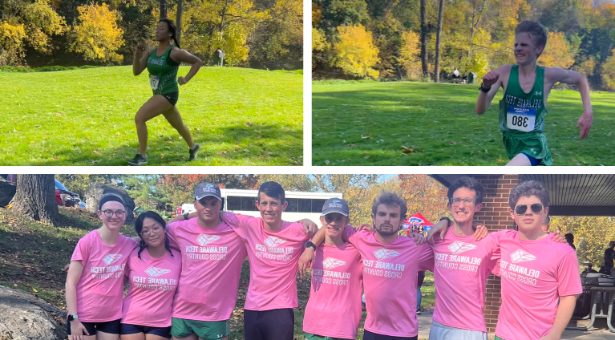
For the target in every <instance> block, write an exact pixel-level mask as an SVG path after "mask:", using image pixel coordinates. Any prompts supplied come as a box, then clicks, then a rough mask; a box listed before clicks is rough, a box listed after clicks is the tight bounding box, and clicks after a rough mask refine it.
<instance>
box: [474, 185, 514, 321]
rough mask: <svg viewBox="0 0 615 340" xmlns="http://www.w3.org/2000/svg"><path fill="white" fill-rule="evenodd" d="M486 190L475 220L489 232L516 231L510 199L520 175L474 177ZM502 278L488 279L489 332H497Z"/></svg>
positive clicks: (487, 319) (486, 306) (491, 277)
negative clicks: (509, 203)
mask: <svg viewBox="0 0 615 340" xmlns="http://www.w3.org/2000/svg"><path fill="white" fill-rule="evenodd" d="M473 177H474V178H476V179H477V180H478V181H479V182H480V183H481V184H482V185H483V188H484V189H485V195H484V199H483V208H482V209H481V211H480V212H478V213H477V214H476V215H474V219H475V220H476V221H478V222H482V223H483V224H485V226H486V227H487V229H488V230H489V232H492V231H498V230H504V229H514V221H513V219H512V218H511V217H510V208H509V207H508V197H509V195H510V191H511V189H512V188H514V187H515V185H517V183H518V182H519V175H474V176H473ZM501 303H502V300H501V297H500V278H499V277H497V276H493V275H490V276H489V278H488V279H487V291H486V296H485V312H484V314H485V323H486V324H487V329H488V331H489V332H495V325H496V324H497V322H498V313H499V311H500V304H501Z"/></svg>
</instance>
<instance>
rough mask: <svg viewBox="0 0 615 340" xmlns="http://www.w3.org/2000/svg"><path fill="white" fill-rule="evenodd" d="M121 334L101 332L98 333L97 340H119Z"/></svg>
mask: <svg viewBox="0 0 615 340" xmlns="http://www.w3.org/2000/svg"><path fill="white" fill-rule="evenodd" d="M119 338H120V335H119V334H109V333H104V332H101V331H98V332H96V340H118V339H119Z"/></svg>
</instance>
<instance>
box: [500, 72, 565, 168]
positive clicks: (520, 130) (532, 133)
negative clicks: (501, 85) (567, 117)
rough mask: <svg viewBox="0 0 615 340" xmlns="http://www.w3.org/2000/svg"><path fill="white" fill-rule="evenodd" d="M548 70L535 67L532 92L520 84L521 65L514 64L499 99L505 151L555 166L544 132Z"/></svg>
mask: <svg viewBox="0 0 615 340" xmlns="http://www.w3.org/2000/svg"><path fill="white" fill-rule="evenodd" d="M544 79H545V69H544V68H543V67H540V66H536V79H535V80H534V87H532V90H531V91H530V92H529V93H525V92H523V89H521V85H519V65H513V66H512V68H511V70H510V76H509V78H508V85H507V86H506V92H505V93H504V98H503V99H502V100H500V131H501V132H502V141H503V142H504V147H505V148H506V154H507V155H508V157H509V158H510V159H512V158H513V157H515V156H516V155H518V154H520V153H525V154H527V155H529V156H532V157H534V158H536V159H538V160H540V161H542V164H544V165H553V158H552V157H551V153H550V152H549V148H548V146H547V137H545V135H544V133H543V132H544V130H545V116H546V115H547V109H546V108H545V106H544V102H543V99H544Z"/></svg>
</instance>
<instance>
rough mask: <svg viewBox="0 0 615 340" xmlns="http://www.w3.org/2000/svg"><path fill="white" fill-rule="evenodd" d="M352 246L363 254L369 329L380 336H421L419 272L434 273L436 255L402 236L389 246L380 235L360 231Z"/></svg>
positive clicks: (425, 247)
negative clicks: (381, 240) (418, 307)
mask: <svg viewBox="0 0 615 340" xmlns="http://www.w3.org/2000/svg"><path fill="white" fill-rule="evenodd" d="M348 242H350V243H352V244H353V245H354V246H355V247H356V248H357V249H358V250H359V252H360V253H361V258H362V259H363V286H364V289H365V304H366V307H367V318H366V319H365V329H366V330H368V331H370V332H372V333H376V334H382V335H389V336H397V337H413V336H416V335H417V334H418V332H419V330H418V322H417V319H416V287H417V284H418V272H419V271H421V270H431V271H433V265H434V259H433V251H432V250H431V247H430V246H429V245H428V244H422V245H420V246H418V245H416V244H415V243H414V241H413V240H411V239H409V238H407V237H403V236H399V237H398V238H397V239H396V240H395V241H393V242H391V243H388V244H385V243H380V242H378V240H377V239H376V234H375V233H371V232H369V231H360V232H358V233H356V234H354V235H352V236H351V237H350V238H349V239H348Z"/></svg>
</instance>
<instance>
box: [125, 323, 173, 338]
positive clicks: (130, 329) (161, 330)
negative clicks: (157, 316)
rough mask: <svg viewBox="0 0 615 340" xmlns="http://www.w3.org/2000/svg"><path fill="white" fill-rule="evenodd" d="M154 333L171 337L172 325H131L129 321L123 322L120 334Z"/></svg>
mask: <svg viewBox="0 0 615 340" xmlns="http://www.w3.org/2000/svg"><path fill="white" fill-rule="evenodd" d="M137 333H143V334H154V335H158V336H161V337H163V338H171V326H169V327H149V326H139V325H131V324H128V323H123V324H122V326H121V328H120V334H137Z"/></svg>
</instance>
